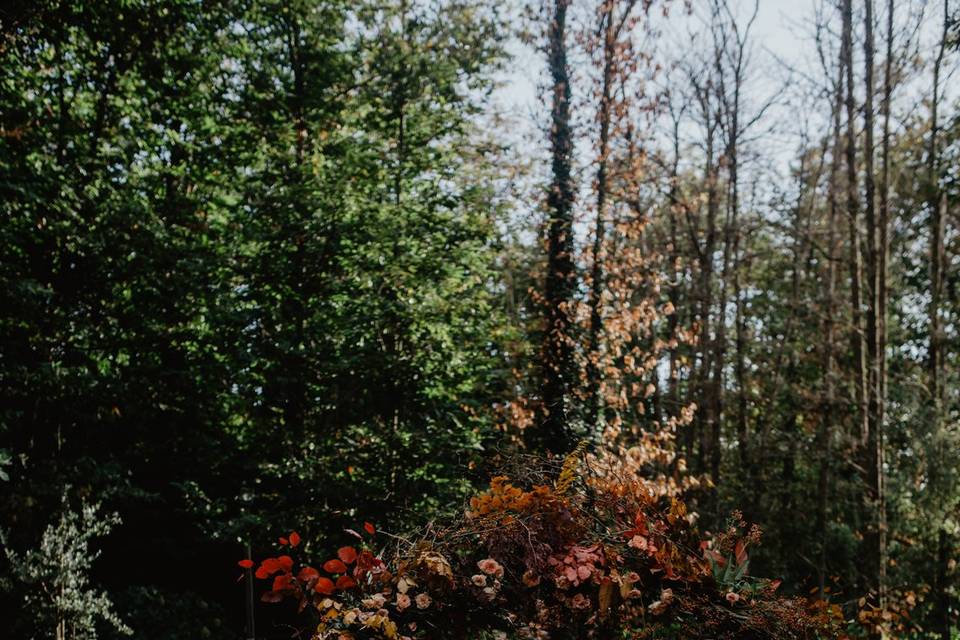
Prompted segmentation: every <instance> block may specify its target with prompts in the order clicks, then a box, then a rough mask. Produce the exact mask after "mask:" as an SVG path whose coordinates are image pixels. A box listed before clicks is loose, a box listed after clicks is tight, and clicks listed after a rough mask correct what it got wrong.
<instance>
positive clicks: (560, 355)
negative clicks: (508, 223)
mask: <svg viewBox="0 0 960 640" xmlns="http://www.w3.org/2000/svg"><path fill="white" fill-rule="evenodd" d="M569 4H570V0H556V1H555V3H554V12H553V16H552V17H551V21H550V24H549V26H548V66H549V69H550V76H551V79H552V81H553V103H552V113H551V121H552V127H551V129H550V146H551V152H552V163H551V169H552V173H553V182H552V185H551V188H550V192H549V194H548V196H547V208H548V211H549V216H550V218H549V221H548V225H547V274H546V285H545V292H544V293H545V304H546V327H545V336H544V354H543V356H544V358H543V359H544V363H543V394H542V395H543V414H544V415H543V418H542V424H541V426H540V429H538V431H539V433H536V434H533V438H534V441H535V444H537V445H539V447H541V448H542V449H545V450H548V451H552V452H554V453H561V452H563V451H565V450H566V449H567V448H568V447H569V441H570V428H569V423H568V409H569V406H568V405H569V402H570V392H571V389H572V385H573V382H574V379H575V376H576V372H575V371H574V363H573V347H572V342H571V335H570V322H571V318H570V311H571V310H570V305H571V303H572V301H573V295H574V290H575V287H576V283H575V281H574V279H575V277H576V274H575V272H574V264H573V200H574V188H573V178H572V175H571V174H572V160H571V154H572V151H573V134H572V131H571V125H570V69H569V67H568V64H567V44H566V25H567V9H568V7H569Z"/></svg>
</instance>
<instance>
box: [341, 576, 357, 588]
mask: <svg viewBox="0 0 960 640" xmlns="http://www.w3.org/2000/svg"><path fill="white" fill-rule="evenodd" d="M336 586H337V589H339V590H340V591H345V590H347V589H352V588H354V587H355V586H357V581H356V580H354V579H353V578H351V577H350V576H340V577H339V578H337V585H336Z"/></svg>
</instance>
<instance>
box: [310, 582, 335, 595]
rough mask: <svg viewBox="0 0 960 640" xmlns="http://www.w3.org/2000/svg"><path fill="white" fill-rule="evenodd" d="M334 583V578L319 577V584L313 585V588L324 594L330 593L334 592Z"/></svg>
mask: <svg viewBox="0 0 960 640" xmlns="http://www.w3.org/2000/svg"><path fill="white" fill-rule="evenodd" d="M333 589H334V585H333V580H331V579H330V578H323V577H321V578H318V579H317V584H315V585H314V586H313V590H314V591H316V592H317V593H322V594H324V595H327V596H328V595H330V594H332V593H333Z"/></svg>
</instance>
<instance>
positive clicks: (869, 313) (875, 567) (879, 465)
mask: <svg viewBox="0 0 960 640" xmlns="http://www.w3.org/2000/svg"><path fill="white" fill-rule="evenodd" d="M864 8H865V15H864V34H865V38H864V45H863V51H864V57H863V60H864V83H865V100H864V106H863V118H864V136H863V137H864V149H863V158H864V192H865V197H866V207H865V214H866V215H865V218H866V227H867V228H866V232H867V250H866V257H867V260H866V263H867V264H866V267H867V268H866V272H867V282H868V283H869V287H868V291H867V294H868V296H869V298H868V303H867V310H866V320H867V325H866V342H867V363H868V372H867V383H868V384H867V443H866V445H867V446H866V449H865V450H864V456H863V468H864V482H865V484H866V486H867V518H866V522H868V523H869V525H868V527H867V535H866V539H865V541H864V542H865V544H864V547H865V551H866V557H865V560H866V564H865V569H866V571H867V572H868V573H867V575H868V577H869V578H870V582H869V584H870V587H871V589H872V590H875V591H876V594H877V600H878V603H879V605H880V606H881V607H882V606H884V605H885V603H886V593H885V589H886V576H887V563H886V546H887V545H886V517H885V512H886V501H885V496H884V486H883V433H882V431H881V426H880V422H879V417H880V415H881V413H882V409H881V406H880V405H881V403H882V398H881V397H880V357H881V356H880V353H881V347H880V332H881V331H880V318H881V317H882V316H883V311H882V309H881V308H880V280H881V278H883V279H885V277H884V274H881V273H880V268H879V256H880V230H879V228H878V223H877V211H876V177H875V174H874V163H873V161H874V140H873V129H874V117H873V91H874V83H873V76H874V37H873V0H865V2H864ZM874 635H875V636H877V637H879V636H878V634H874Z"/></svg>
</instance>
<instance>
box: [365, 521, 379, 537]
mask: <svg viewBox="0 0 960 640" xmlns="http://www.w3.org/2000/svg"><path fill="white" fill-rule="evenodd" d="M363 530H364V531H366V532H367V533H369V534H370V535H375V534H376V533H377V530H376V528H375V527H374V526H373V525H372V524H370V523H369V522H364V523H363Z"/></svg>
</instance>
